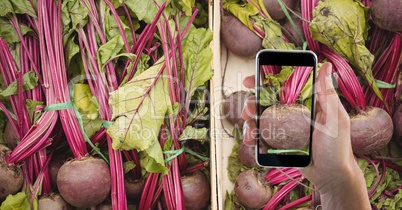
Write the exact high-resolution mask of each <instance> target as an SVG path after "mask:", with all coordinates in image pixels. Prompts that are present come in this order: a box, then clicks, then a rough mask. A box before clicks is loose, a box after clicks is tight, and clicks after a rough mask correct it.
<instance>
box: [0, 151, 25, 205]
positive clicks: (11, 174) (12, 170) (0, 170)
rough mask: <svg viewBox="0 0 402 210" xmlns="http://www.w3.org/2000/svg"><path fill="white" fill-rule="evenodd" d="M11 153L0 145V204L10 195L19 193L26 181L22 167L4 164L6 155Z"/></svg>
mask: <svg viewBox="0 0 402 210" xmlns="http://www.w3.org/2000/svg"><path fill="white" fill-rule="evenodd" d="M10 152H11V150H10V149H9V148H7V147H6V146H4V145H2V144H0V183H1V184H0V202H2V201H4V200H5V199H6V197H7V196H8V195H10V194H15V193H17V192H18V191H19V190H20V189H21V187H22V184H23V181H24V178H23V174H22V170H21V168H20V167H17V166H15V165H8V164H7V163H5V162H4V157H5V155H6V154H7V153H10Z"/></svg>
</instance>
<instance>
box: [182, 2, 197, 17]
mask: <svg viewBox="0 0 402 210" xmlns="http://www.w3.org/2000/svg"><path fill="white" fill-rule="evenodd" d="M179 4H180V5H181V6H182V11H183V12H184V13H185V14H186V15H187V16H191V14H192V13H193V7H194V5H195V0H181V1H179Z"/></svg>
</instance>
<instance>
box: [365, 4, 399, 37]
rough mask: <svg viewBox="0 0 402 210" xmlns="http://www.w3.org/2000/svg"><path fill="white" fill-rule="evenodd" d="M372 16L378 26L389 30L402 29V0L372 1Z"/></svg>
mask: <svg viewBox="0 0 402 210" xmlns="http://www.w3.org/2000/svg"><path fill="white" fill-rule="evenodd" d="M370 9H371V10H370V11H371V17H372V20H373V22H374V24H375V25H376V26H378V27H379V28H382V29H385V30H388V31H402V12H401V11H402V1H401V0H373V1H371V8H370Z"/></svg>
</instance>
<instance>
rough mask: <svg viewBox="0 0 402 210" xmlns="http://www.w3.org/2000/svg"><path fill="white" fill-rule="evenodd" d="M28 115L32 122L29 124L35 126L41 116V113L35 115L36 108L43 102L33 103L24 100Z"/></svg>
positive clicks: (32, 101)
mask: <svg viewBox="0 0 402 210" xmlns="http://www.w3.org/2000/svg"><path fill="white" fill-rule="evenodd" d="M25 103H26V106H27V110H28V114H29V119H33V122H31V124H35V123H36V122H37V121H38V120H39V118H40V117H41V116H42V113H37V112H36V107H37V106H41V105H43V104H44V103H43V101H35V100H31V99H26V101H25Z"/></svg>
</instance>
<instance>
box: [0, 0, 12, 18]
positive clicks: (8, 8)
mask: <svg viewBox="0 0 402 210" xmlns="http://www.w3.org/2000/svg"><path fill="white" fill-rule="evenodd" d="M0 8H1V10H0V17H4V16H6V15H7V14H8V13H12V12H13V11H14V8H13V5H12V4H11V2H10V1H9V0H2V1H0Z"/></svg>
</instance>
